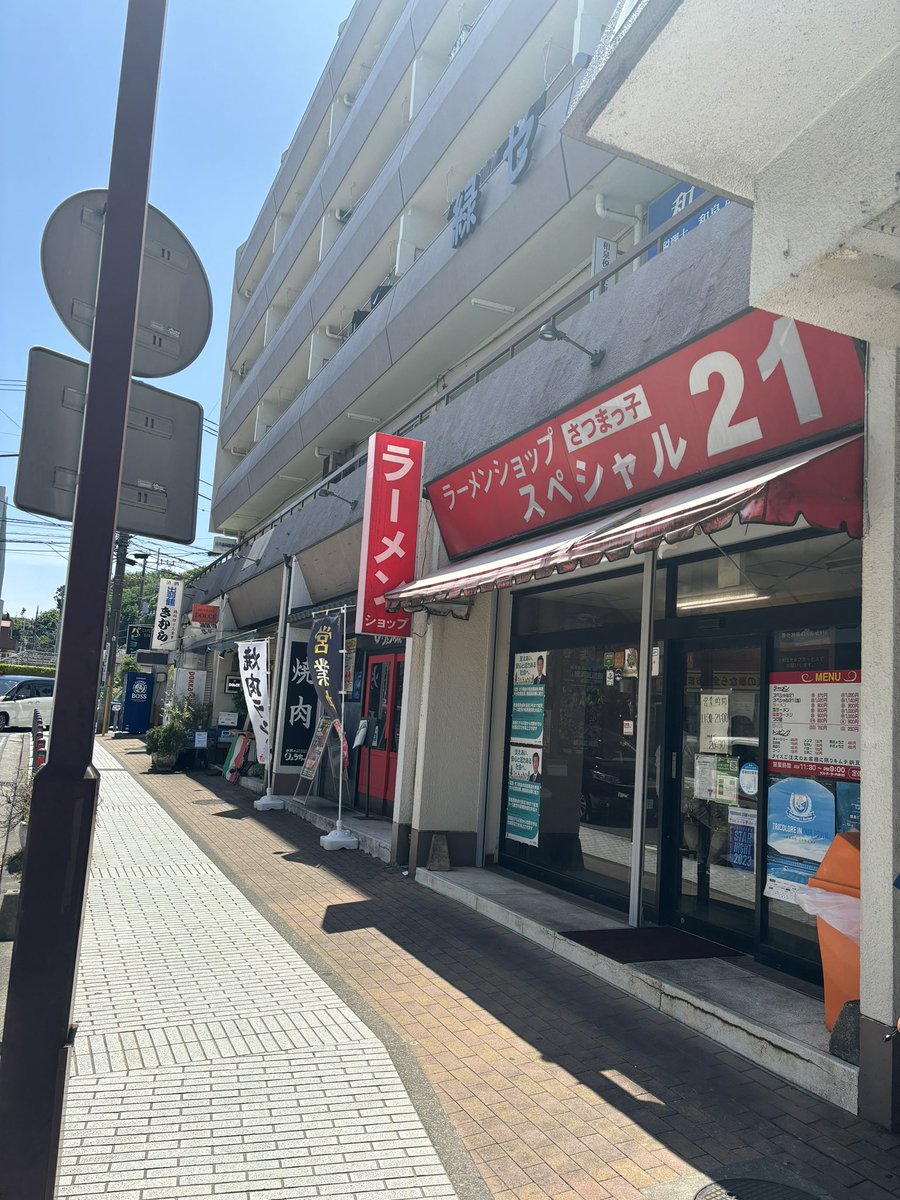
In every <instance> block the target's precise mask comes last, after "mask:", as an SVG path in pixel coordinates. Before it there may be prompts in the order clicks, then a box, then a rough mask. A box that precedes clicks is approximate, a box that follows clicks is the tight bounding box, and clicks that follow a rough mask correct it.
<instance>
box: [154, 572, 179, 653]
mask: <svg viewBox="0 0 900 1200" xmlns="http://www.w3.org/2000/svg"><path fill="white" fill-rule="evenodd" d="M183 595H184V584H183V583H182V582H181V581H180V580H179V579H161V580H160V581H159V597H158V598H157V601H156V616H155V618H154V621H153V644H152V646H151V649H153V650H174V649H175V645H176V643H177V641H178V622H179V620H180V619H181V600H182V596H183Z"/></svg>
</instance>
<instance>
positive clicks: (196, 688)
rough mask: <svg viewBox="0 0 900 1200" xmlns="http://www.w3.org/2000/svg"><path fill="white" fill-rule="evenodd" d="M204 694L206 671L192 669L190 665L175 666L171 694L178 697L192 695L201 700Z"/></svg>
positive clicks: (189, 696)
mask: <svg viewBox="0 0 900 1200" xmlns="http://www.w3.org/2000/svg"><path fill="white" fill-rule="evenodd" d="M205 694H206V672H205V671H193V670H191V668H190V667H176V668H175V672H174V674H173V676H172V695H173V696H176V697H178V698H188V699H190V698H191V697H193V698H194V699H196V700H202V699H203V697H204V695H205Z"/></svg>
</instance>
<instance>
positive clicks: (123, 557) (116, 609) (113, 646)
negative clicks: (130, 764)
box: [97, 531, 131, 734]
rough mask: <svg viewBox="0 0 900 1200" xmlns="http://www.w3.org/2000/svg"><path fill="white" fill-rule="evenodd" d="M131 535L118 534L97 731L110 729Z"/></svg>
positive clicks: (102, 731) (102, 732)
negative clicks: (101, 703)
mask: <svg viewBox="0 0 900 1200" xmlns="http://www.w3.org/2000/svg"><path fill="white" fill-rule="evenodd" d="M130 541H131V535H130V534H127V533H122V532H121V531H120V532H119V533H118V534H116V569H115V571H114V572H113V581H112V592H111V595H110V598H109V647H108V653H107V657H106V678H105V681H104V685H103V712H102V713H101V714H100V718H99V720H98V722H97V732H98V733H99V734H104V733H106V731H107V729H109V706H110V704H111V703H112V690H113V680H114V679H115V677H116V652H117V651H118V649H119V618H120V616H121V613H122V588H123V587H124V584H125V564H126V562H127V560H128V543H129V542H130Z"/></svg>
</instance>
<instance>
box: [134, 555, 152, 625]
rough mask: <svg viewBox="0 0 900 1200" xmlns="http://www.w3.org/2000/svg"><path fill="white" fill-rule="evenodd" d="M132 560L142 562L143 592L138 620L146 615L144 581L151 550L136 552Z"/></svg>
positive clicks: (139, 597)
mask: <svg viewBox="0 0 900 1200" xmlns="http://www.w3.org/2000/svg"><path fill="white" fill-rule="evenodd" d="M131 557H132V558H139V559H140V560H141V590H140V592H139V593H138V620H140V618H141V617H142V616H143V615H144V579H145V577H146V575H147V559H148V558H149V557H150V551H149V550H135V552H134V554H133V555H132V556H131Z"/></svg>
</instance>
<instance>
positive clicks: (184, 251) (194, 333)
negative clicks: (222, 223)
mask: <svg viewBox="0 0 900 1200" xmlns="http://www.w3.org/2000/svg"><path fill="white" fill-rule="evenodd" d="M106 202H107V191H106V189H105V188H94V189H92V190H90V191H86V192H78V193H77V194H76V195H74V196H70V197H69V198H68V200H64V201H63V203H62V204H60V206H59V208H57V209H56V211H55V212H54V213H53V214H52V216H51V217H50V220H49V221H48V222H47V227H46V229H45V230H44V237H43V240H42V242H41V271H42V273H43V276H44V286H45V287H46V288H47V293H48V295H49V296H50V300H51V303H52V304H53V307H54V308H55V309H56V311H57V313H58V314H59V317H60V320H61V321H62V323H63V324H64V325H65V327H66V328H67V329H68V331H69V333H71V335H72V337H74V338H75V340H76V341H77V342H79V343H80V344H81V345H82V346H83V347H84V348H85V350H90V348H91V339H92V338H93V334H94V311H95V307H96V302H97V280H98V277H99V274H100V248H101V242H102V237H103V222H104V220H105V214H106ZM211 326H212V295H211V293H210V290H209V281H208V280H207V278H206V272H205V271H204V270H203V265H202V263H201V262H200V259H199V258H198V257H197V252H196V251H195V250H194V248H193V246H192V245H191V244H190V242H189V241H188V240H187V238H186V237H185V236H184V234H183V233H182V232H181V231H180V230H179V229H178V228H177V227H176V226H175V225H173V224H172V222H171V221H170V220H169V219H168V217H165V216H163V214H162V213H161V212H160V211H159V209H157V208H154V207H153V206H152V205H151V204H148V205H147V225H146V231H145V234H144V261H143V264H142V267H141V290H140V296H139V300H138V318H137V328H136V330H135V339H134V360H133V363H132V374H133V375H138V376H140V377H142V378H145V379H156V378H160V377H161V376H164V375H174V374H175V373H176V372H177V371H181V370H183V368H184V367H187V366H189V365H190V364H191V363H192V362H193V361H194V359H195V358H196V357H197V355H198V354H199V353H200V351H201V350H202V349H203V347H204V346H205V345H206V341H207V338H208V337H209V331H210V328H211Z"/></svg>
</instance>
